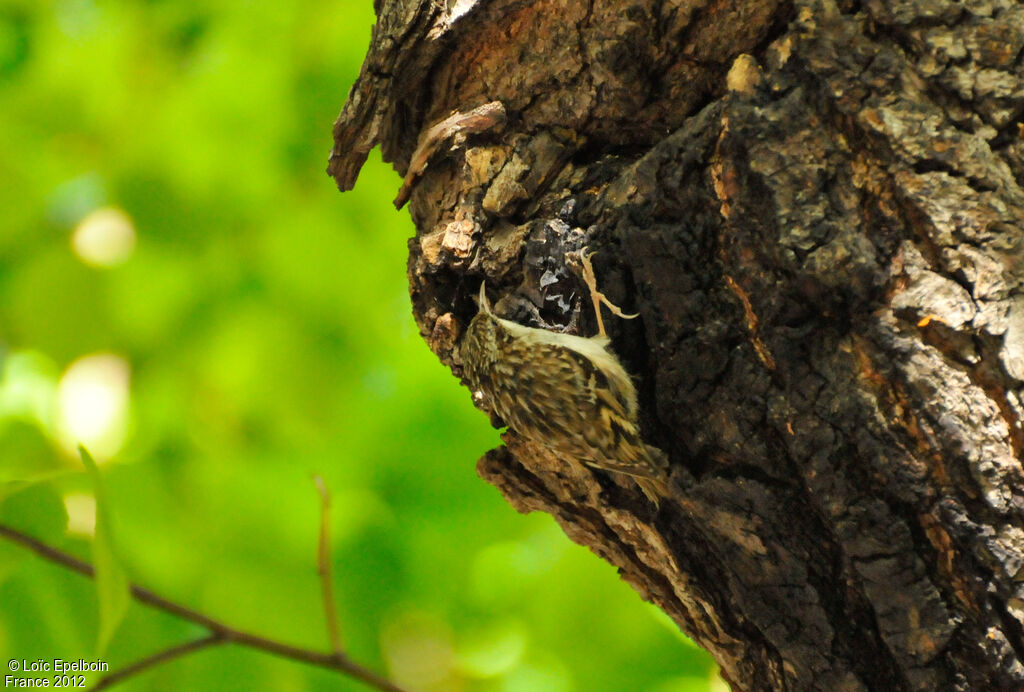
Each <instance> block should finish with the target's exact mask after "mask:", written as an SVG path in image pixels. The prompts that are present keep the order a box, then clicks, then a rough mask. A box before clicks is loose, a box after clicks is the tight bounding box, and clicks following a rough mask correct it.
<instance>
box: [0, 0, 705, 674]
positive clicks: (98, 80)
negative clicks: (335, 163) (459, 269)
mask: <svg viewBox="0 0 1024 692" xmlns="http://www.w3.org/2000/svg"><path fill="white" fill-rule="evenodd" d="M372 21H373V17H372V8H371V2H370V0H359V1H358V2H353V1H351V0H341V1H338V2H333V3H330V2H320V1H312V0H310V1H305V2H303V1H299V2H291V3H273V2H240V1H236V2H227V1H223V0H222V1H219V2H218V1H217V0H212V1H211V0H206V1H203V2H199V1H195V2H171V1H158V0H150V1H148V2H144V1H141V0H140V1H138V2H92V1H90V0H68V1H66V2H42V1H40V0H24V1H23V2H12V0H0V370H2V373H3V374H2V380H0V496H6V499H4V500H3V505H2V506H0V514H2V519H3V521H5V522H7V523H10V524H12V525H14V526H17V527H19V528H21V529H23V530H25V531H28V532H31V533H32V534H33V535H36V536H39V537H41V538H43V539H45V540H46V541H49V542H51V543H54V544H56V545H59V546H61V547H62V548H64V549H66V550H68V551H71V552H73V553H75V554H78V555H80V556H82V557H85V558H88V556H89V554H90V553H89V551H90V545H89V540H88V539H87V538H83V537H81V536H75V535H72V534H69V533H68V532H67V531H66V528H65V525H66V516H65V514H64V503H63V498H64V496H65V495H66V494H67V493H69V492H92V490H91V488H92V485H91V484H90V481H89V479H88V476H87V474H85V473H84V471H83V470H82V468H81V466H80V465H79V464H78V463H77V462H76V461H75V460H74V459H73V458H72V457H71V456H70V455H69V454H67V453H66V452H64V451H61V449H60V447H59V445H58V444H57V443H56V442H55V431H54V428H53V419H52V415H51V413H52V406H53V391H54V387H55V384H56V383H57V381H58V380H59V378H60V377H61V374H62V372H63V371H64V370H65V368H67V367H68V365H69V364H70V363H72V362H73V361H74V360H75V359H77V358H80V357H82V356H86V355H89V354H92V353H96V352H112V353H115V354H118V355H119V356H121V357H123V358H124V359H126V360H127V361H128V363H130V366H131V389H130V392H131V400H130V427H129V435H128V438H127V443H126V444H125V446H124V447H123V449H122V450H121V452H120V453H119V454H117V455H116V456H115V457H114V458H113V459H111V460H110V461H108V462H106V463H105V464H104V465H103V466H102V473H103V477H104V482H105V486H106V494H107V496H108V499H109V510H110V513H111V514H112V517H113V522H114V535H115V538H116V542H117V549H118V551H119V554H120V556H121V560H122V561H123V563H124V565H125V567H126V569H127V571H128V574H129V575H130V577H131V579H132V580H133V581H135V582H137V583H139V584H143V585H146V586H148V587H150V588H152V589H154V590H155V591H157V592H159V593H161V594H164V595H166V596H168V597H170V598H172V599H175V600H179V601H181V602H182V603H185V604H188V605H189V606H190V607H193V608H196V609H199V610H201V611H203V612H205V613H208V614H210V615H212V616H215V617H217V618H221V619H223V620H225V621H227V622H229V623H231V624H233V625H235V626H237V627H239V628H244V629H248V630H252V631H254V632H257V633H260V634H263V635H266V636H270V637H273V638H277V639H281V640H284V641H287V642H292V643H295V644H298V645H302V646H306V647H311V648H317V649H322V648H325V647H326V634H325V628H324V620H323V614H322V610H321V605H320V596H319V593H320V592H319V585H318V581H317V575H316V571H315V547H316V538H317V523H318V499H317V494H316V492H315V489H314V486H313V484H312V482H311V480H310V476H311V474H312V473H314V472H316V473H320V474H322V475H323V476H324V477H325V479H326V480H327V483H328V485H329V486H330V487H331V488H332V489H333V491H334V515H333V519H334V521H333V533H334V545H333V550H334V553H333V555H334V563H335V568H336V584H337V592H338V601H339V610H340V616H341V622H342V628H343V632H344V637H345V640H346V643H347V646H348V648H349V649H350V651H351V653H352V655H353V656H354V657H355V658H356V659H357V660H359V661H361V662H364V663H366V664H368V665H370V666H372V667H373V668H375V669H377V670H380V671H386V672H387V674H388V675H391V676H394V677H397V678H399V679H401V680H403V681H405V682H407V683H408V684H410V685H411V686H412V687H415V688H417V689H422V690H508V691H516V692H519V691H523V692H532V691H534V690H536V691H546V690H552V691H554V690H557V691H569V690H581V691H582V690H587V691H590V690H598V691H600V690H657V691H658V692H677V691H682V690H705V689H710V688H709V685H710V684H711V683H710V682H709V681H710V680H711V679H712V674H711V664H710V663H709V660H708V659H707V657H706V656H705V655H704V654H703V653H702V652H699V651H697V650H696V649H694V648H693V647H692V645H690V644H688V643H687V642H686V641H685V640H684V639H683V638H682V637H681V636H680V635H679V634H678V633H677V632H676V631H675V628H674V626H673V625H672V624H671V623H669V622H668V621H667V619H666V618H664V616H662V615H661V614H660V613H659V612H658V611H656V610H655V609H654V608H652V607H651V606H648V605H646V604H644V603H643V602H642V601H641V600H640V599H639V597H637V595H636V594H635V593H634V592H633V591H632V590H631V589H630V588H629V587H628V586H627V585H625V584H624V583H622V582H621V581H620V580H619V579H618V577H617V576H616V574H615V570H614V569H613V568H612V567H610V566H608V565H607V564H605V563H603V562H601V561H600V560H598V559H597V558H596V557H594V556H593V555H591V554H590V553H589V552H587V551H586V550H584V549H583V548H580V547H578V546H576V545H574V544H572V543H570V542H569V541H568V540H567V539H566V538H565V537H564V536H563V535H562V533H561V532H560V530H559V529H558V528H557V526H556V525H555V524H554V522H553V521H552V520H551V519H550V518H549V517H547V516H541V515H531V516H521V515H519V514H517V513H515V512H514V511H513V510H512V509H511V508H509V507H508V506H507V505H506V504H505V503H504V502H503V500H502V499H501V497H500V496H499V494H498V492H497V491H496V490H494V489H493V488H491V487H490V486H488V485H486V484H485V483H484V482H483V481H481V480H479V479H478V478H477V476H476V474H475V472H474V463H475V461H476V459H477V458H478V457H479V456H480V455H481V454H482V453H483V452H484V451H485V450H487V449H488V448H489V447H491V446H494V445H495V444H497V443H498V436H497V433H496V432H495V431H493V430H491V429H490V427H489V426H488V424H487V419H486V417H485V416H484V415H483V414H481V413H479V412H477V411H476V410H475V409H474V408H473V407H472V405H471V403H470V397H469V394H468V392H466V391H465V390H464V389H463V388H461V387H460V386H459V385H458V382H457V381H456V380H455V379H454V378H453V377H452V376H451V375H450V374H449V373H448V371H447V370H446V369H445V368H443V367H442V366H441V365H439V364H438V363H437V361H436V360H435V359H434V357H433V356H432V355H431V353H430V352H429V350H428V349H427V348H426V346H425V345H424V344H423V343H422V341H421V339H420V338H419V336H418V334H417V333H416V330H415V327H414V325H413V322H412V318H411V315H410V307H409V299H408V296H407V293H406V279H405V256H406V242H407V238H408V237H409V236H410V234H411V233H412V228H411V225H410V223H409V220H408V216H407V214H406V213H405V212H402V213H396V212H395V210H394V209H393V208H392V207H391V203H390V200H391V199H392V198H393V197H394V195H395V192H396V190H397V188H398V186H399V183H400V180H399V179H398V177H397V176H396V175H395V174H394V173H393V172H392V171H391V170H390V168H389V167H386V166H384V165H382V164H381V163H380V162H379V159H378V158H377V157H376V155H374V156H371V161H370V163H369V164H368V165H367V167H366V168H365V169H364V171H363V174H362V177H361V178H360V180H359V185H358V186H357V188H356V190H355V191H354V192H352V193H348V194H345V195H340V194H338V192H337V191H336V190H335V188H334V185H333V181H331V180H330V179H329V178H328V177H327V176H326V175H325V174H324V172H323V170H324V167H325V164H326V159H327V154H328V151H329V148H330V144H331V142H330V132H331V124H332V121H333V119H334V117H335V115H336V114H337V112H338V110H339V108H340V106H341V104H342V102H343V100H344V97H345V95H346V94H347V92H348V89H349V86H350V85H351V83H352V81H353V80H354V78H355V75H356V74H357V71H358V67H359V64H360V62H361V59H362V55H363V53H364V51H365V49H366V45H367V43H368V40H369V30H370V26H371V24H372ZM104 206H116V207H119V208H122V209H124V210H125V211H126V212H127V213H128V214H129V215H130V216H131V217H132V219H133V220H134V223H135V225H136V227H137V230H138V244H137V246H136V249H135V251H134V253H133V254H132V255H131V257H130V259H129V260H128V261H127V262H126V263H124V264H122V265H120V266H117V267H114V268H110V269H95V268H91V267H89V266H86V265H85V264H84V263H82V262H81V261H79V260H78V259H77V257H76V255H75V254H74V253H73V252H72V250H71V246H70V242H69V239H70V236H71V232H72V230H73V229H74V227H75V225H76V223H77V222H78V221H80V220H81V218H82V217H83V216H84V215H85V214H87V213H88V212H90V211H92V210H94V209H96V208H100V207H104ZM53 469H58V470H63V471H64V473H62V474H61V475H59V476H58V477H57V478H55V479H50V480H46V481H42V482H37V483H33V484H29V485H27V486H25V485H24V484H21V485H17V484H12V483H10V481H12V480H16V479H25V478H29V477H33V478H34V477H36V475H37V474H44V475H45V474H46V473H48V472H49V471H51V470H53ZM200 634H201V631H200V630H199V629H197V628H195V627H193V626H190V625H187V624H183V623H181V622H178V621H176V620H174V619H173V618H170V617H168V616H165V615H162V614H158V613H154V612H153V611H150V610H148V609H146V608H143V607H141V606H139V605H138V604H134V603H133V604H132V605H131V606H130V607H129V610H128V614H127V617H126V619H125V621H124V622H123V623H122V624H121V627H120V628H119V629H118V631H117V633H116V634H115V636H114V639H113V642H112V644H111V647H110V649H109V651H108V652H107V653H106V654H105V655H104V659H105V660H108V661H109V662H110V664H111V666H112V667H113V668H117V667H119V666H123V665H125V664H126V663H128V662H131V661H133V660H135V659H137V658H139V657H140V656H143V655H147V654H149V653H152V652H154V651H157V650H159V649H161V648H164V647H166V646H169V645H171V644H173V643H176V642H180V641H183V640H185V639H188V638H193V637H197V636H199V635H200ZM96 638H97V606H96V599H95V590H94V587H93V584H92V583H91V582H90V581H88V580H86V579H83V578H81V577H79V576H75V575H73V574H70V573H68V572H66V571H65V570H62V569H60V568H57V567H55V566H53V565H51V564H49V563H45V562H43V561H42V560H40V559H38V558H36V557H34V556H32V555H30V554H28V553H27V552H25V551H24V550H22V549H20V548H16V547H13V546H11V545H9V544H5V543H0V659H2V661H3V662H6V660H7V659H8V658H11V657H16V658H19V659H29V660H32V659H37V658H42V659H52V658H55V657H62V658H65V659H72V658H79V657H85V658H93V657H94V656H95V653H96ZM4 672H6V671H4ZM93 679H95V678H93ZM121 689H135V690H150V689H156V690H160V689H162V690H184V689H189V690H193V689H194V690H306V689H344V690H348V689H353V690H355V689H364V688H362V687H361V686H360V685H357V684H355V683H353V682H350V681H348V680H346V679H343V678H340V677H338V676H336V675H334V674H332V673H329V672H324V671H320V670H317V669H315V668H311V667H308V666H305V665H302V664H298V663H293V662H290V661H286V660H281V659H277V658H274V657H271V656H268V655H264V654H261V653H258V652H253V651H250V650H246V649H241V648H237V647H224V648H219V649H214V650H209V651H205V652H203V653H199V654H196V655H193V656H191V657H188V658H185V659H181V660H178V661H176V662H173V663H170V664H168V665H166V666H164V667H162V668H159V669H156V670H153V671H151V672H149V673H147V674H145V675H143V676H140V677H139V678H136V679H135V680H134V681H133V682H131V683H130V684H127V685H125V686H124V687H123V688H121Z"/></svg>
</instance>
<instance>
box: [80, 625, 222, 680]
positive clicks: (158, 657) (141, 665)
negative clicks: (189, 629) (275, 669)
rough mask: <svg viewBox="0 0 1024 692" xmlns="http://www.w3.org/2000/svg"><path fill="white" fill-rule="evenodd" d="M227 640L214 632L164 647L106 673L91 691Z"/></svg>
mask: <svg viewBox="0 0 1024 692" xmlns="http://www.w3.org/2000/svg"><path fill="white" fill-rule="evenodd" d="M225 641H226V640H225V639H224V637H222V636H221V635H219V634H217V633H215V632H212V633H210V634H208V635H206V636H205V637H203V638H202V639H196V640H195V641H191V642H185V643H184V644H178V645H177V646H172V647H170V648H167V649H164V650H163V651H158V652H157V653H155V654H153V655H152V656H147V657H146V658H143V659H140V660H138V661H136V662H135V663H132V664H131V665H129V666H125V667H124V668H122V669H121V670H115V671H114V672H113V673H111V674H110V675H104V676H103V677H102V678H100V679H99V681H97V683H96V684H95V685H93V686H92V687H91V688H90V690H91V692H96V690H105V689H107V688H108V687H113V686H114V685H116V684H117V683H119V682H121V681H122V680H125V679H126V678H130V677H131V676H133V675H136V674H138V673H141V672H142V671H144V670H146V669H147V668H152V667H154V666H158V665H160V664H161V663H166V662H167V661H171V660H173V659H175V658H178V657H179V656H185V655H186V654H190V653H193V652H196V651H200V650H201V649H205V648H207V647H209V646H215V645H217V644H223V643H224V642H225Z"/></svg>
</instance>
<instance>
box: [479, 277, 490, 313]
mask: <svg viewBox="0 0 1024 692" xmlns="http://www.w3.org/2000/svg"><path fill="white" fill-rule="evenodd" d="M476 304H477V305H478V306H479V307H480V312H485V313H487V314H488V315H489V314H491V304H490V303H489V302H487V282H486V281H481V282H480V296H479V297H478V298H477V300H476Z"/></svg>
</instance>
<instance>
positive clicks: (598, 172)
mask: <svg viewBox="0 0 1024 692" xmlns="http://www.w3.org/2000/svg"><path fill="white" fill-rule="evenodd" d="M448 4H449V5H451V7H448V8H446V7H444V3H439V2H437V0H377V13H378V22H377V25H376V28H375V29H374V33H373V39H372V44H371V46H370V49H369V54H368V56H367V58H366V62H365V64H364V66H363V71H362V74H361V75H360V77H359V80H358V82H357V83H356V84H355V86H354V87H353V88H352V91H351V93H350V95H349V100H348V102H347V103H346V105H345V107H344V110H343V111H342V114H341V116H340V117H339V120H338V123H337V125H336V129H335V140H336V146H335V148H334V151H333V153H332V157H331V163H330V169H329V170H330V172H331V173H332V174H333V175H334V176H335V178H336V179H337V182H338V185H339V187H341V188H342V189H348V188H350V187H351V186H352V185H353V184H354V182H355V178H356V175H357V174H358V171H359V167H360V166H361V164H362V162H363V161H364V160H365V157H366V154H367V152H368V151H369V149H370V148H371V147H372V146H373V145H375V144H379V145H380V146H381V149H382V152H383V155H384V158H385V160H388V161H391V162H393V163H394V165H395V167H396V168H397V169H398V171H399V172H400V173H401V174H403V175H405V176H406V184H405V186H404V187H403V189H402V192H401V194H400V199H399V200H398V201H399V202H402V201H404V197H406V196H407V195H409V193H410V192H411V196H410V197H409V199H410V200H411V204H410V209H411V212H412V217H413V219H414V221H415V224H416V228H417V234H416V237H415V238H413V239H412V241H411V242H410V257H409V279H410V285H411V291H412V297H413V305H414V309H415V314H416V319H417V322H418V324H419V326H420V330H421V332H422V334H423V336H424V338H425V339H426V341H427V343H428V344H429V345H430V347H431V348H432V349H433V351H434V352H435V353H436V354H437V356H438V357H439V358H440V359H441V360H442V361H444V362H445V363H446V364H448V365H449V366H450V367H451V368H452V371H453V372H454V373H455V374H456V375H459V374H460V371H461V368H460V359H459V353H458V345H459V337H460V330H461V329H463V328H464V327H465V325H466V324H467V323H468V321H469V320H470V318H471V317H472V316H473V315H474V314H475V312H476V306H475V304H474V303H473V302H472V300H471V296H472V294H474V293H475V292H476V290H477V287H478V286H479V284H480V281H481V280H483V279H486V281H487V284H488V287H489V289H490V290H491V291H492V295H495V296H503V298H502V300H501V301H500V302H499V304H498V305H497V310H498V312H499V313H504V314H505V315H506V316H509V317H511V318H513V319H517V320H519V321H521V322H523V323H526V324H531V325H534V326H544V327H546V328H551V329H571V330H575V331H577V332H579V333H583V334H587V335H589V334H592V333H593V331H594V322H593V317H592V315H591V314H590V313H589V312H588V311H587V309H586V306H587V305H588V304H587V303H584V309H582V310H581V309H580V299H579V293H580V283H579V282H578V280H577V278H576V277H575V275H574V274H573V273H572V272H571V271H569V270H568V269H567V268H566V266H565V261H564V253H565V252H566V250H570V249H574V248H577V247H579V246H580V245H581V244H583V243H587V244H589V246H590V247H591V248H592V249H595V250H597V252H598V254H597V256H596V258H595V265H596V268H597V274H598V278H599V280H600V281H601V284H602V287H603V288H604V290H605V292H606V293H608V294H609V296H610V297H611V298H612V299H613V300H615V301H616V302H617V303H619V304H620V305H622V306H623V307H624V308H626V309H627V310H628V311H634V312H639V313H640V315H641V317H640V319H637V320H634V321H631V322H626V321H622V320H619V319H617V318H615V319H611V320H610V321H609V327H610V331H611V335H612V337H613V348H614V350H615V351H616V352H617V353H618V354H619V355H620V356H621V358H622V360H623V362H624V363H625V364H626V366H627V369H629V370H630V372H631V373H632V374H633V375H634V376H635V378H636V381H637V384H638V388H639V391H640V398H641V403H642V409H643V413H642V420H641V422H642V427H643V431H644V435H645V438H646V440H647V441H648V442H649V443H651V444H653V445H655V446H657V447H660V448H661V449H663V450H664V451H665V452H666V453H667V454H668V455H669V457H670V459H671V462H672V468H673V476H674V483H675V485H676V488H675V491H674V495H673V496H672V497H670V498H667V499H666V500H663V501H662V503H661V507H660V510H657V511H655V509H654V508H653V506H652V505H650V504H648V503H647V502H646V501H645V500H644V499H643V497H642V495H641V494H640V492H639V491H638V490H637V488H636V487H635V486H634V485H633V484H632V483H630V482H628V481H623V480H622V479H621V478H619V477H615V476H613V475H609V474H604V473H601V472H598V471H594V470H591V469H587V468H584V467H582V466H579V465H574V464H571V463H567V462H566V461H565V460H562V459H556V458H553V457H552V456H551V455H550V454H548V453H547V452H546V451H545V450H544V449H541V448H539V447H537V446H535V445H532V444H530V443H528V442H525V441H524V440H522V439H520V438H518V437H517V436H516V435H515V434H514V433H512V432H509V433H506V435H505V438H504V439H505V442H506V446H504V447H502V448H500V449H496V450H493V451H491V452H490V453H488V454H487V455H486V456H485V457H484V458H483V459H481V460H480V462H479V465H478V470H479V472H480V474H481V475H482V476H483V477H484V478H486V479H487V480H489V481H490V482H491V483H493V484H495V485H496V486H498V487H499V488H500V489H501V491H502V492H503V493H504V495H505V497H506V498H507V499H508V501H509V502H510V503H511V504H512V505H514V506H515V507H516V508H518V509H520V510H521V511H533V510H542V511H545V512H550V513H551V514H552V515H554V516H555V518H556V519H557V520H558V521H559V522H560V523H561V525H562V526H563V527H564V529H565V531H566V533H567V534H568V535H569V536H570V537H572V538H573V539H574V540H576V541H578V542H580V543H582V544H584V545H587V546H589V547H590V548H591V549H593V550H594V551H595V552H596V553H598V554H599V555H601V556H602V557H604V558H605V559H607V560H608V561H610V562H612V563H613V564H615V565H617V566H618V568H619V570H620V572H621V574H622V576H623V578H624V579H625V580H627V581H628V582H629V583H631V584H632V585H633V586H634V588H636V590H637V591H639V592H640V593H641V594H642V595H643V596H644V597H645V598H648V599H650V600H651V601H653V602H654V603H656V604H657V605H658V606H660V607H661V608H662V609H664V611H665V612H666V613H668V614H669V615H670V616H671V617H672V618H674V619H675V621H676V622H677V623H678V624H679V626H680V627H681V628H682V629H683V630H684V631H685V632H686V633H687V634H688V635H690V636H691V637H692V638H693V639H694V640H696V641H697V642H698V643H700V644H701V645H702V646H704V647H706V648H707V649H708V650H709V651H710V652H711V653H712V654H713V655H714V657H715V658H716V660H717V661H718V663H719V664H720V665H721V667H722V670H723V674H724V675H725V677H726V678H727V679H728V681H729V682H730V683H731V684H732V686H733V688H734V689H737V690H762V689H794V690H812V689H814V690H865V689H870V690H887V691H888V690H939V689H942V690H946V689H954V690H968V689H973V690H983V689H986V690H990V689H1000V690H1001V689H1008V690H1009V689H1024V666H1022V664H1024V516H1022V510H1024V486H1022V483H1021V480H1022V471H1021V464H1020V462H1021V449H1022V447H1024V429H1022V424H1021V421H1022V418H1024V408H1022V394H1024V389H1022V383H1024V290H1022V283H1024V259H1022V257H1024V240H1022V238H1024V192H1022V186H1024V125H1022V124H1021V122H1020V119H1021V115H1022V113H1024V6H1022V5H1021V4H1019V3H1015V2H1013V0H964V1H963V2H953V1H950V0H860V1H858V0H838V2H837V0H793V1H792V2H787V1H784V0H691V1H683V0H591V1H590V2H572V1H570V0H478V1H477V2H473V0H459V1H458V2H455V1H454V0H451V2H449V3H448ZM474 109H477V110H474ZM438 124H440V125H439V126H438ZM417 147H419V150H418V151H417ZM478 403H479V404H480V405H481V406H482V407H484V408H485V409H486V401H481V402H478ZM495 422H498V421H495Z"/></svg>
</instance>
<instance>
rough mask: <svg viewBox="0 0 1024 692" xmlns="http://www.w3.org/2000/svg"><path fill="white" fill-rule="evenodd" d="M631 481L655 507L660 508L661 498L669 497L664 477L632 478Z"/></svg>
mask: <svg viewBox="0 0 1024 692" xmlns="http://www.w3.org/2000/svg"><path fill="white" fill-rule="evenodd" d="M633 480H635V481H636V484H637V485H638V486H640V489H641V490H643V491H644V495H646V496H647V499H648V500H650V501H651V503H652V504H653V505H654V506H655V507H660V506H661V498H663V497H667V496H668V495H669V488H668V479H667V478H665V477H658V478H655V477H650V476H634V477H633Z"/></svg>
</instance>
